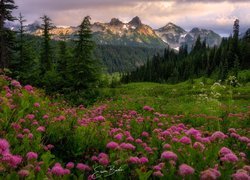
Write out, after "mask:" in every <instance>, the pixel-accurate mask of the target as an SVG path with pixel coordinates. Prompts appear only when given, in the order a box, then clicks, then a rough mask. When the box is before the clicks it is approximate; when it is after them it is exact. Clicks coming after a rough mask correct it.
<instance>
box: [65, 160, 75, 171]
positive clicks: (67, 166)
mask: <svg viewBox="0 0 250 180" xmlns="http://www.w3.org/2000/svg"><path fill="white" fill-rule="evenodd" d="M74 166H75V165H74V163H73V162H68V163H67V164H66V168H68V169H72V168H74Z"/></svg>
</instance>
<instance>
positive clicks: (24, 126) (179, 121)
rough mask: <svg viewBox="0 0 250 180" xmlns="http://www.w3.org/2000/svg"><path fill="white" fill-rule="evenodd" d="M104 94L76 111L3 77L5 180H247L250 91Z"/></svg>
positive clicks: (206, 86)
mask: <svg viewBox="0 0 250 180" xmlns="http://www.w3.org/2000/svg"><path fill="white" fill-rule="evenodd" d="M232 82H235V81H234V80H233V79H229V81H228V83H224V84H221V83H220V82H216V83H215V82H212V80H209V79H206V80H204V79H203V80H202V79H198V80H195V81H193V82H185V83H181V84H177V85H161V84H154V83H132V84H128V85H122V86H121V87H118V88H114V89H103V90H102V94H103V96H107V100H103V101H100V102H99V103H96V104H95V105H94V106H92V107H88V108H85V107H84V106H82V105H80V106H78V107H71V106H70V105H68V104H67V103H66V102H64V101H60V100H54V99H52V98H49V97H46V96H45V95H44V94H43V92H42V91H41V90H39V89H36V88H34V87H32V86H30V85H21V84H20V83H19V82H18V81H15V80H12V79H11V78H9V77H6V76H3V75H2V76H0V179H9V180H13V179H14V180H15V179H39V180H40V179H142V180H144V179H192V180H193V179H204V180H205V179H207V180H213V179H235V180H249V179H250V118H249V115H250V106H249V105H250V104H249V99H250V85H249V83H248V84H245V85H239V86H238V85H237V86H236V84H233V83H232Z"/></svg>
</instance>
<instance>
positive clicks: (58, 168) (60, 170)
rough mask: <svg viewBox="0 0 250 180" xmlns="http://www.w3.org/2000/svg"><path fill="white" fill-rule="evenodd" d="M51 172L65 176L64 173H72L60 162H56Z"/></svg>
mask: <svg viewBox="0 0 250 180" xmlns="http://www.w3.org/2000/svg"><path fill="white" fill-rule="evenodd" d="M51 173H52V174H53V175H55V176H64V175H67V174H70V170H69V169H64V168H63V167H62V165H61V164H60V163H56V164H55V165H54V166H53V167H52V169H51Z"/></svg>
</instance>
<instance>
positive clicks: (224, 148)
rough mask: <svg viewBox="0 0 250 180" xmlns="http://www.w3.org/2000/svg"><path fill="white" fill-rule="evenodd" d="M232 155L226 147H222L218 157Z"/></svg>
mask: <svg viewBox="0 0 250 180" xmlns="http://www.w3.org/2000/svg"><path fill="white" fill-rule="evenodd" d="M229 153H232V151H231V150H230V149H228V148H227V147H222V148H221V149H220V151H219V154H220V156H225V155H226V154H229Z"/></svg>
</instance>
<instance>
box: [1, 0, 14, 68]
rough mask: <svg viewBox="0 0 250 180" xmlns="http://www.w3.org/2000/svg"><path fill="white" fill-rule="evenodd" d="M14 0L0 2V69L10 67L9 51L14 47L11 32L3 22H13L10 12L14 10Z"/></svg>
mask: <svg viewBox="0 0 250 180" xmlns="http://www.w3.org/2000/svg"><path fill="white" fill-rule="evenodd" d="M16 8H17V6H15V2H14V0H1V1H0V68H6V67H8V66H9V65H10V61H11V53H12V52H11V51H12V49H13V46H14V43H13V42H14V37H13V32H12V31H11V30H9V29H7V28H5V27H4V24H5V21H14V20H15V17H13V16H12V14H11V13H12V11H13V10H14V9H16Z"/></svg>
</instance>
